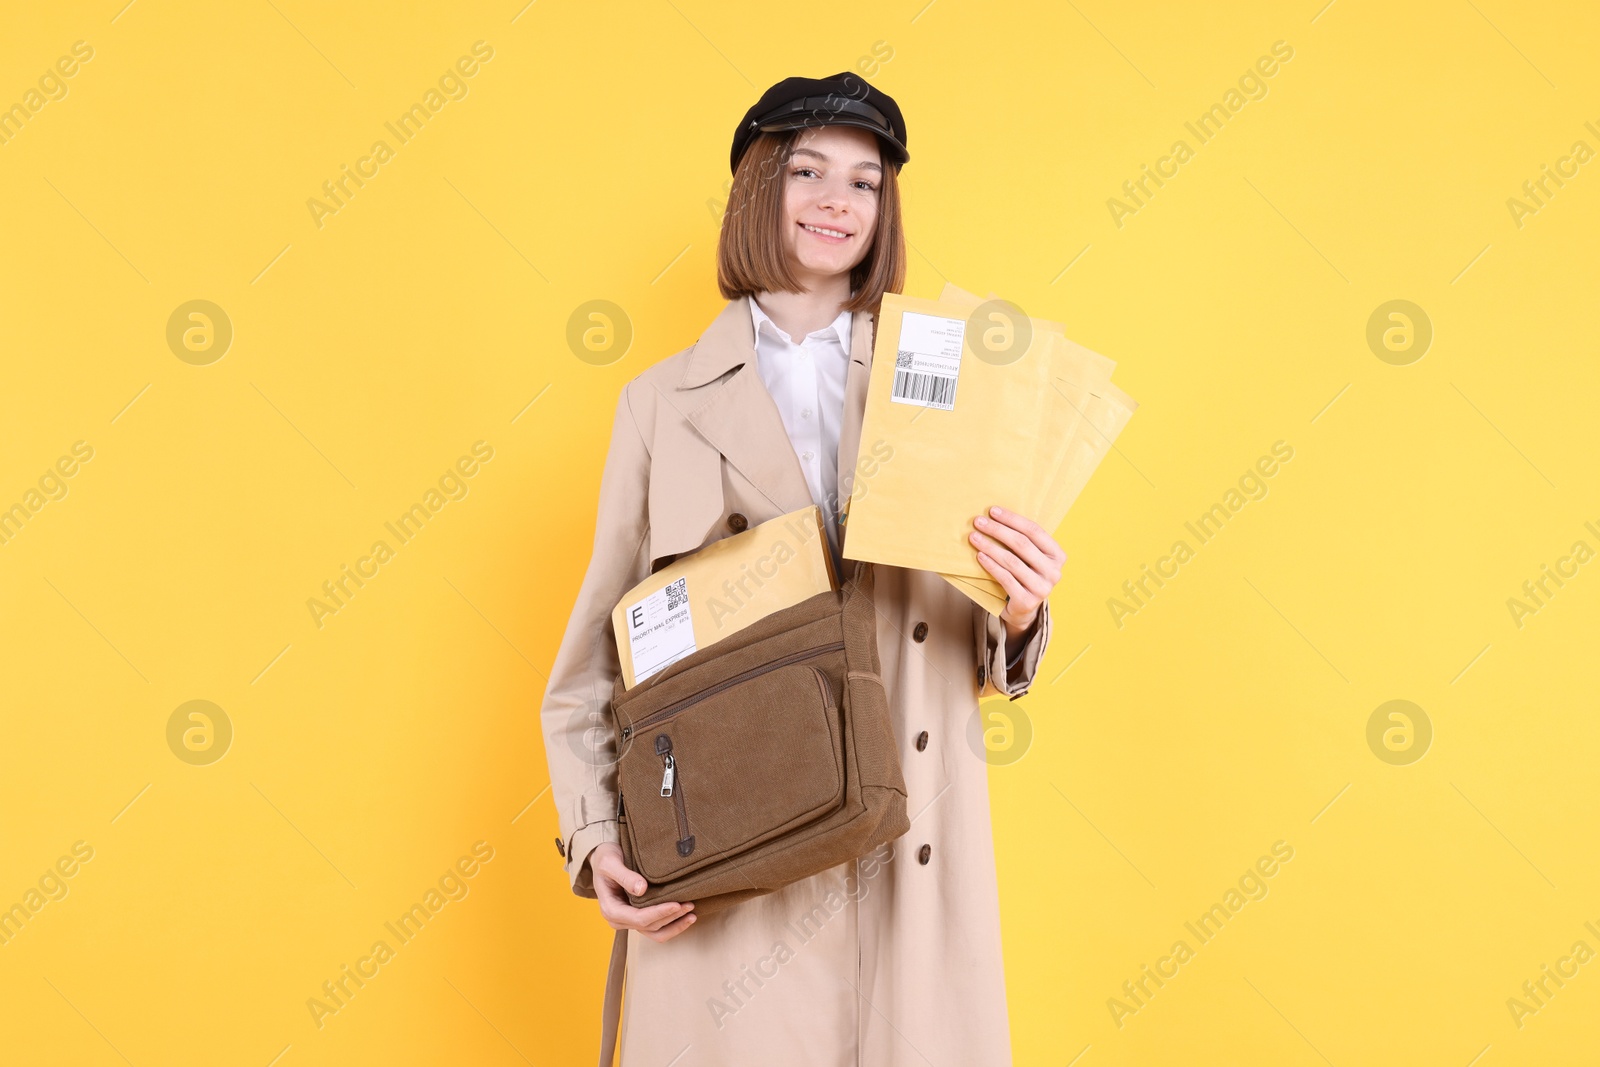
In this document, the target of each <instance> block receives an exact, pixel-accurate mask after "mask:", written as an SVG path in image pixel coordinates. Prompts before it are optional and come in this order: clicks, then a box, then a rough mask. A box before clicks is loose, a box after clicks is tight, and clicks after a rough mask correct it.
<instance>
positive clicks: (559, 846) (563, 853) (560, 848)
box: [556, 837, 567, 859]
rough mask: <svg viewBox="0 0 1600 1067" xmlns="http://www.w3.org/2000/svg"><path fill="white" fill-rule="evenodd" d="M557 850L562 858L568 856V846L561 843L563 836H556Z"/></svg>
mask: <svg viewBox="0 0 1600 1067" xmlns="http://www.w3.org/2000/svg"><path fill="white" fill-rule="evenodd" d="M556 851H557V852H559V853H561V858H562V859H566V858H567V846H566V845H563V844H562V843H561V838H559V837H558V838H556Z"/></svg>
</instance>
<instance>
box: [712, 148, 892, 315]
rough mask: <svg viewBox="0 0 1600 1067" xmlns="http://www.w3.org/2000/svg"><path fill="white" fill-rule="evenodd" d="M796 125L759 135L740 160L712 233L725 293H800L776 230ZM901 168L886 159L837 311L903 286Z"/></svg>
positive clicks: (872, 305) (868, 307) (863, 306)
mask: <svg viewBox="0 0 1600 1067" xmlns="http://www.w3.org/2000/svg"><path fill="white" fill-rule="evenodd" d="M800 132H801V131H800V130H781V131H776V132H771V133H760V134H757V135H756V137H755V139H754V140H753V141H751V142H750V147H749V148H747V149H745V153H744V155H743V156H742V157H741V158H740V160H739V168H738V170H736V171H735V172H734V175H733V187H732V189H731V190H730V191H729V193H728V206H727V208H726V210H725V211H724V212H723V215H722V235H721V236H720V237H719V238H718V239H717V288H718V289H720V290H722V295H723V298H724V299H727V300H736V299H738V298H739V297H742V296H754V295H755V294H756V293H759V292H789V293H799V292H804V291H805V290H804V287H803V286H802V285H801V284H800V283H799V282H797V281H796V280H795V277H794V275H793V274H792V273H791V272H790V270H789V262H788V257H787V252H786V249H785V247H784V244H783V240H782V238H781V237H780V235H779V232H778V231H779V228H780V227H781V226H782V225H783V201H784V190H785V188H786V186H787V179H788V173H789V169H788V168H789V159H790V155H791V153H792V152H793V150H794V144H795V141H796V140H797V139H798V137H799V135H800ZM899 178H900V175H899V168H898V167H895V166H894V165H893V164H889V163H886V164H885V166H884V168H883V177H882V180H881V181H880V182H879V183H878V219H877V224H876V226H875V227H874V230H873V238H872V248H871V250H869V251H868V252H867V254H866V256H864V257H863V258H862V260H861V262H860V263H858V264H856V265H855V266H854V267H852V268H851V270H850V290H851V296H850V299H849V300H848V301H846V302H845V303H844V305H843V307H842V309H841V310H845V311H870V312H872V313H873V314H874V315H876V314H877V312H878V307H879V304H880V303H881V302H882V300H883V294H884V293H885V292H890V293H898V292H900V291H901V289H902V288H903V287H904V286H905V277H906V238H905V232H904V230H903V229H902V228H901V224H900V181H899Z"/></svg>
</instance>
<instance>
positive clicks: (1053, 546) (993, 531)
mask: <svg viewBox="0 0 1600 1067" xmlns="http://www.w3.org/2000/svg"><path fill="white" fill-rule="evenodd" d="M973 525H974V526H976V527H977V530H976V531H975V532H973V533H972V534H970V535H969V536H968V538H967V539H968V540H969V541H970V542H972V546H973V547H974V548H976V549H977V550H978V562H979V563H981V564H983V566H984V569H985V570H987V571H988V572H989V573H990V575H992V576H993V577H994V580H995V581H997V582H999V583H1000V585H1001V587H1002V588H1004V589H1005V591H1006V594H1007V596H1008V598H1009V599H1007V600H1006V606H1005V610H1004V611H1002V612H1001V613H1000V621H1001V622H1003V623H1005V626H1006V634H1007V636H1009V637H1019V636H1021V635H1022V634H1023V633H1025V632H1027V630H1028V628H1029V627H1030V626H1032V625H1033V624H1034V622H1035V620H1037V619H1038V617H1039V605H1040V604H1043V603H1044V600H1045V598H1046V597H1047V596H1049V595H1050V590H1051V589H1054V588H1055V585H1056V583H1057V582H1059V581H1060V580H1061V565H1062V564H1063V563H1065V562H1066V561H1067V554H1066V553H1065V552H1064V551H1062V549H1061V546H1060V545H1059V544H1057V543H1056V539H1055V538H1053V537H1051V536H1050V534H1049V533H1048V532H1046V530H1045V528H1044V527H1043V526H1040V525H1039V524H1038V523H1036V522H1034V521H1033V520H1032V519H1029V518H1026V517H1024V516H1022V515H1018V514H1017V513H1016V512H1014V511H1007V510H1006V509H1005V508H1001V507H992V508H990V509H989V514H988V515H979V516H977V517H976V518H975V519H974V520H973Z"/></svg>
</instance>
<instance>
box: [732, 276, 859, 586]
mask: <svg viewBox="0 0 1600 1067" xmlns="http://www.w3.org/2000/svg"><path fill="white" fill-rule="evenodd" d="M750 318H751V322H752V325H753V327H754V333H755V337H754V341H755V349H756V369H757V371H758V372H759V373H760V375H761V380H762V382H764V383H765V384H766V387H767V392H768V393H770V394H772V399H773V402H774V403H775V404H777V406H778V414H779V415H781V416H782V417H783V428H784V429H785V430H787V431H788V432H789V443H790V444H792V445H793V446H794V451H795V455H796V456H797V457H798V458H799V460H800V469H801V470H802V471H804V472H805V476H806V485H807V487H808V488H810V490H811V499H812V500H813V501H814V502H815V503H816V505H817V507H818V508H820V509H821V511H822V521H823V527H824V528H825V529H826V530H827V531H828V540H829V543H830V546H831V547H832V548H833V549H834V553H835V555H834V558H835V561H836V562H837V561H838V559H839V557H838V554H837V548H838V518H839V508H840V506H841V505H842V503H843V502H842V501H840V500H839V498H838V497H839V425H840V422H841V420H842V419H843V417H844V381H845V372H846V371H847V370H848V369H849V367H850V328H851V325H852V323H853V322H854V319H855V314H854V312H851V311H841V312H839V316H838V318H836V319H834V320H833V322H831V323H829V324H828V325H827V326H824V327H823V328H822V329H820V330H817V331H815V332H814V333H810V334H807V335H806V336H805V337H804V338H803V339H801V341H800V343H799V344H796V343H795V342H794V341H793V340H791V339H790V337H789V335H788V334H786V333H784V332H783V331H782V330H781V329H779V328H778V324H777V323H776V322H773V321H772V318H771V317H770V316H769V315H768V314H767V313H766V312H765V311H763V310H761V305H760V304H759V303H757V302H756V299H755V297H751V298H750Z"/></svg>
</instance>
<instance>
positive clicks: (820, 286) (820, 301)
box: [755, 272, 850, 342]
mask: <svg viewBox="0 0 1600 1067" xmlns="http://www.w3.org/2000/svg"><path fill="white" fill-rule="evenodd" d="M802 284H804V282H802ZM849 299H850V275H849V273H848V272H846V273H843V274H836V275H834V276H832V277H830V278H823V279H819V280H817V281H816V282H814V283H812V284H811V285H810V287H809V288H807V290H806V291H805V292H803V293H787V292H776V293H772V292H760V293H757V294H756V295H755V300H756V303H758V304H760V305H761V310H762V311H764V312H766V313H767V315H768V316H770V317H771V319H772V321H773V322H774V323H776V324H777V326H778V329H780V330H782V331H783V332H784V333H786V334H788V335H789V336H790V337H792V338H794V339H795V341H796V342H798V341H799V340H800V339H801V338H803V337H805V336H806V335H807V334H810V333H814V332H816V331H817V330H820V329H822V328H823V327H824V326H826V325H828V324H829V323H830V322H832V321H833V320H834V319H836V318H838V317H839V312H840V311H841V310H843V308H844V305H845V302H846V301H847V300H849Z"/></svg>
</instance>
